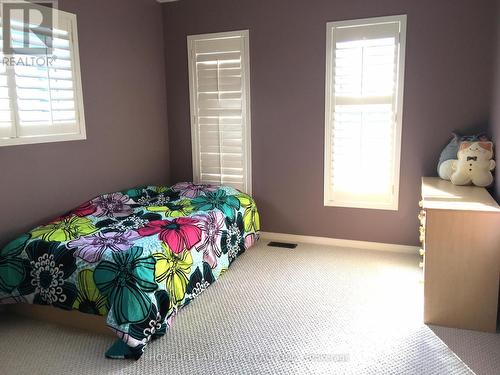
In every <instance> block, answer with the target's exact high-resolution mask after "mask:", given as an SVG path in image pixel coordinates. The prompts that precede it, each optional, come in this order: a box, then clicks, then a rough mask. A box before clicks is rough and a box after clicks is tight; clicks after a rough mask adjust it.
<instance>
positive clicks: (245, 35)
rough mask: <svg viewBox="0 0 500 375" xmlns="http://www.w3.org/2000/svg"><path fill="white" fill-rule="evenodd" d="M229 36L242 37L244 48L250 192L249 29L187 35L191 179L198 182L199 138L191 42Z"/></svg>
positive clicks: (246, 162) (244, 111)
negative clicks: (191, 159)
mask: <svg viewBox="0 0 500 375" xmlns="http://www.w3.org/2000/svg"><path fill="white" fill-rule="evenodd" d="M231 36H233V37H234V36H239V37H241V38H242V39H243V42H244V48H243V51H242V56H243V64H242V74H243V75H244V85H245V90H244V91H245V105H243V106H242V117H243V118H244V119H245V132H244V134H243V136H244V137H245V139H244V152H245V154H244V155H243V160H244V165H245V171H244V175H245V179H244V185H245V189H244V190H245V191H244V192H245V193H247V194H252V132H251V128H252V126H251V122H252V121H251V117H252V116H251V110H250V108H251V106H250V45H249V31H248V30H240V31H229V32H222V33H209V34H198V35H189V36H188V37H187V45H188V61H189V63H188V65H189V77H190V79H189V96H190V113H191V149H192V158H193V181H194V182H195V183H199V182H200V163H201V162H200V149H199V145H200V143H199V139H198V126H197V122H196V119H197V114H196V108H197V97H196V90H195V89H194V87H195V84H196V77H195V74H196V66H195V65H196V61H195V59H194V58H192V53H193V44H194V42H195V41H196V40H203V39H214V38H226V37H231Z"/></svg>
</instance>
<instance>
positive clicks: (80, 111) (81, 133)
mask: <svg viewBox="0 0 500 375" xmlns="http://www.w3.org/2000/svg"><path fill="white" fill-rule="evenodd" d="M54 14H55V15H56V16H57V18H58V19H60V20H65V21H66V22H68V23H69V24H70V25H71V31H70V32H69V37H70V48H71V53H72V56H71V57H72V59H71V62H72V67H73V69H72V73H73V75H74V78H73V82H74V86H75V87H74V91H73V92H74V95H75V112H76V123H77V124H76V125H77V129H78V132H76V133H71V134H49V135H36V136H29V137H13V138H3V139H2V138H0V147H3V146H19V145H29V144H38V143H52V142H66V141H81V140H86V139H87V132H86V127H85V111H84V103H83V89H82V77H81V69H80V50H79V43H78V26H77V16H76V14H73V13H69V12H65V11H62V10H59V9H54ZM8 69H13V67H10V68H8ZM13 100H16V99H13ZM14 117H15V118H16V121H19V119H18V114H17V113H16V114H14ZM13 126H14V127H15V128H16V129H17V127H18V126H19V124H17V123H14V124H13ZM15 131H16V132H17V130H15Z"/></svg>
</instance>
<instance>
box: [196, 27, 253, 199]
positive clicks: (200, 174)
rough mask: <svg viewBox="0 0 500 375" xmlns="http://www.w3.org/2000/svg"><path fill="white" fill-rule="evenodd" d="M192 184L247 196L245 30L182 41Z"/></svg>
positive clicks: (246, 38)
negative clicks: (187, 80) (187, 78)
mask: <svg viewBox="0 0 500 375" xmlns="http://www.w3.org/2000/svg"><path fill="white" fill-rule="evenodd" d="M188 50H189V60H190V61H189V68H190V71H189V73H190V92H191V115H192V119H191V129H192V130H191V131H192V141H193V142H192V143H193V173H194V180H195V181H196V182H203V183H210V184H217V185H231V186H234V187H235V188H237V189H240V190H242V191H245V192H247V193H250V190H251V182H250V111H249V108H250V103H249V100H250V98H249V92H250V88H249V76H248V75H249V70H248V66H249V61H248V32H244V31H243V32H240V31H238V32H231V33H221V34H207V35H196V36H190V37H188Z"/></svg>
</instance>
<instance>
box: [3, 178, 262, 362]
mask: <svg viewBox="0 0 500 375" xmlns="http://www.w3.org/2000/svg"><path fill="white" fill-rule="evenodd" d="M259 230H260V218H259V213H258V210H257V206H256V204H255V201H254V200H253V199H252V198H251V197H250V196H248V195H247V194H244V193H242V192H240V191H238V190H236V189H234V188H231V187H228V186H213V185H204V184H194V183H187V182H183V183H179V184H176V185H173V186H171V187H167V186H144V187H138V188H133V189H128V190H125V191H121V192H116V193H112V194H105V195H102V196H99V197H96V198H95V199H92V200H90V201H88V202H85V203H83V204H82V205H80V206H79V207H77V208H75V209H74V210H72V211H70V212H69V213H68V214H66V215H63V216H62V217H59V218H57V219H54V220H52V221H50V222H49V223H47V224H45V225H42V226H39V227H37V228H34V229H33V230H31V231H30V232H29V233H26V234H23V235H21V236H19V237H18V238H16V239H15V240H13V241H11V242H10V243H8V244H7V245H6V246H4V247H3V248H0V301H11V302H21V301H22V302H27V303H33V304H43V305H52V306H54V307H57V308H63V309H75V310H78V311H80V312H81V313H87V314H95V315H106V316H107V325H108V326H109V327H110V328H111V329H113V330H114V331H115V332H116V334H117V335H118V337H119V339H118V341H117V342H115V344H113V345H112V347H111V348H110V349H109V350H108V351H107V352H106V356H107V357H108V358H131V359H138V358H140V357H141V355H142V354H143V352H144V349H145V348H146V346H147V345H148V344H149V343H150V341H152V340H153V339H155V338H157V337H159V336H162V335H164V334H165V332H166V331H167V330H168V328H169V327H170V325H171V322H172V320H173V317H174V316H175V314H176V313H177V311H178V310H179V309H180V308H181V307H183V306H185V305H186V304H188V303H190V302H191V301H192V300H193V298H195V297H196V296H198V295H199V294H200V293H201V291H203V290H204V289H205V288H206V287H208V286H209V285H210V284H211V283H213V282H215V281H216V280H217V279H218V278H219V277H220V276H221V275H222V274H223V273H224V272H225V271H226V270H227V268H228V267H229V266H230V264H231V263H232V262H233V261H234V259H235V258H236V256H238V255H240V254H241V253H243V252H244V251H245V250H246V249H248V248H249V247H250V246H252V245H253V243H254V242H255V240H256V239H258V236H259ZM200 233H201V235H200Z"/></svg>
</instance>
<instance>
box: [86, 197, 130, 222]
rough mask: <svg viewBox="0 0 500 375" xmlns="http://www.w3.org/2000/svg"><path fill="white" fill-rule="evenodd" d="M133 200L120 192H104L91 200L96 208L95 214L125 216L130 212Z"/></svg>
mask: <svg viewBox="0 0 500 375" xmlns="http://www.w3.org/2000/svg"><path fill="white" fill-rule="evenodd" d="M133 203H134V201H133V200H132V199H130V198H129V197H128V196H126V195H123V194H122V193H112V194H105V195H101V196H100V197H97V198H95V199H93V200H92V201H91V204H92V205H93V206H94V207H95V208H96V210H95V212H94V215H95V216H111V217H125V216H129V215H131V214H132V212H133V211H132V208H131V207H130V204H133Z"/></svg>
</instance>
